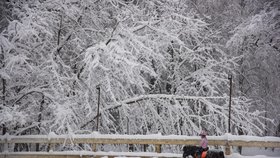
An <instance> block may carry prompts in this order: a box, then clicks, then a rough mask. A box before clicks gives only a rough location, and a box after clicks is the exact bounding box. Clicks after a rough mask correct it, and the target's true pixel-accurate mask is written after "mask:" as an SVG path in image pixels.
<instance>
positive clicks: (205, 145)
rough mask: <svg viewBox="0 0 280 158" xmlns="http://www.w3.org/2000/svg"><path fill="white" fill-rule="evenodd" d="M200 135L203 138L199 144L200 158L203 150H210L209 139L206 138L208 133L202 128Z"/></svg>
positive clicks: (198, 152)
mask: <svg viewBox="0 0 280 158" xmlns="http://www.w3.org/2000/svg"><path fill="white" fill-rule="evenodd" d="M199 135H200V136H201V140H200V144H199V147H200V149H199V150H198V151H197V155H198V157H199V158H200V157H201V155H202V152H203V151H207V150H208V140H207V138H206V135H207V134H206V132H205V131H204V130H202V131H201V132H200V134H199Z"/></svg>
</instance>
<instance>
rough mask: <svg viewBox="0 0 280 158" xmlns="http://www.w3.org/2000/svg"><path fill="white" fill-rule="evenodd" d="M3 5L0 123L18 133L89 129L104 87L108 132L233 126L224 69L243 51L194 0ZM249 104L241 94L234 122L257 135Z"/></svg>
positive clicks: (103, 121) (216, 129)
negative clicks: (224, 39) (223, 40)
mask: <svg viewBox="0 0 280 158" xmlns="http://www.w3.org/2000/svg"><path fill="white" fill-rule="evenodd" d="M6 3H7V5H8V6H11V8H12V10H11V12H12V17H13V18H12V19H10V20H9V25H8V26H7V27H5V28H4V29H3V30H1V31H2V32H1V34H0V37H1V54H3V55H2V56H3V60H2V63H1V64H2V65H1V66H2V68H1V71H0V74H1V79H2V80H5V82H2V83H4V84H3V85H4V86H2V87H1V90H2V91H3V92H4V91H5V93H2V94H3V96H2V98H4V99H3V103H1V108H0V113H1V118H0V123H1V124H5V125H6V126H7V127H8V129H9V130H8V131H9V132H10V133H11V134H25V133H26V132H27V131H29V132H30V133H32V134H38V133H41V134H45V133H48V132H50V131H54V132H56V133H57V134H61V133H69V132H70V133H71V132H80V131H79V130H89V131H92V130H93V129H95V125H96V117H97V116H96V115H97V104H98V103H97V98H98V93H97V92H98V90H97V86H98V87H100V90H101V96H100V98H101V106H100V111H101V114H100V117H101V118H100V124H101V127H100V132H102V133H124V132H127V131H129V132H130V133H131V134H134V133H142V134H146V133H157V132H162V133H164V134H188V135H192V134H196V133H197V132H199V131H200V130H201V129H202V128H206V129H207V130H208V131H209V134H223V133H225V132H226V131H227V130H226V129H227V120H228V114H227V113H228V89H229V88H228V85H229V84H228V79H227V76H228V73H229V72H232V73H233V74H234V75H235V73H234V69H236V68H237V63H236V62H237V61H238V59H239V57H238V56H237V57H233V58H232V57H230V56H228V55H227V54H226V53H225V51H224V49H223V47H222V46H221V45H220V44H217V43H216V41H217V39H218V38H219V36H217V34H216V33H213V29H212V28H211V27H209V25H208V24H207V23H206V22H205V21H204V19H205V18H206V19H207V17H202V18H199V16H198V14H196V13H194V12H193V11H192V10H188V8H190V7H189V5H190V4H189V3H188V2H187V1H186V2H182V1H177V0H173V1H161V0H151V1H148V0H147V1H146V0H138V1H137V0H135V1H123V0H104V1H90V0H84V1H78V0H65V1H60V0H54V1H49V0H46V1H41V0H28V1H24V2H23V1H9V2H6ZM155 93H160V94H155ZM190 96H191V97H190ZM251 104H252V102H251V101H250V100H248V99H247V98H246V97H245V96H242V97H240V98H239V97H237V96H236V97H235V98H234V101H233V106H232V107H233V108H232V110H233V117H232V125H233V126H240V127H249V128H244V131H245V132H246V133H248V134H258V133H260V132H261V131H262V130H263V126H264V125H263V124H262V123H261V122H260V119H259V117H257V116H258V115H259V112H258V111H255V112H252V109H250V105H251ZM135 114H137V115H135ZM127 126H129V128H127ZM233 132H235V131H233Z"/></svg>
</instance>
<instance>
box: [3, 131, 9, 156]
mask: <svg viewBox="0 0 280 158" xmlns="http://www.w3.org/2000/svg"><path fill="white" fill-rule="evenodd" d="M9 136H10V135H9V133H6V134H5V144H4V150H3V151H4V152H9V139H10V138H9Z"/></svg>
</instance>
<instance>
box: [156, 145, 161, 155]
mask: <svg viewBox="0 0 280 158" xmlns="http://www.w3.org/2000/svg"><path fill="white" fill-rule="evenodd" d="M155 146H156V152H157V153H161V144H156V145H155Z"/></svg>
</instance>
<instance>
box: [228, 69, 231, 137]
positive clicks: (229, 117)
mask: <svg viewBox="0 0 280 158" xmlns="http://www.w3.org/2000/svg"><path fill="white" fill-rule="evenodd" d="M228 79H229V107H228V133H230V132H231V130H230V120H231V94H232V74H229V75H228Z"/></svg>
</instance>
